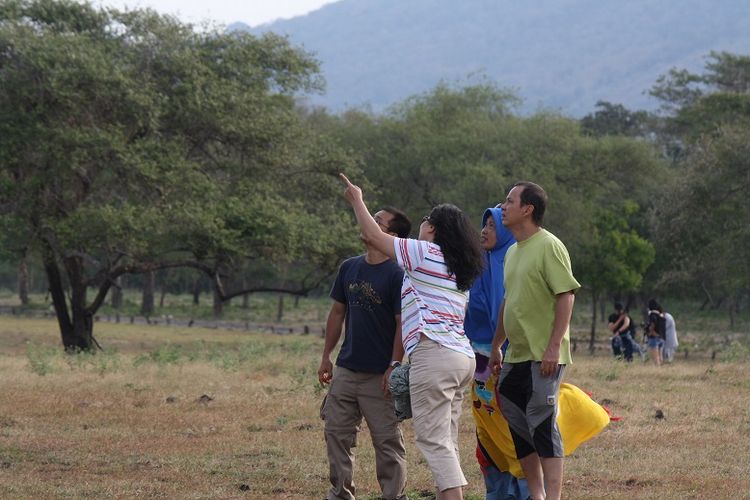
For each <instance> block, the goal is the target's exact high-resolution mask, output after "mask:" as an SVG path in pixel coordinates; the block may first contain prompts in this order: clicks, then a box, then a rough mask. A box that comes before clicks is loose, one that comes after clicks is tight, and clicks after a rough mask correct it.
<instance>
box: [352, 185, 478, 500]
mask: <svg viewBox="0 0 750 500" xmlns="http://www.w3.org/2000/svg"><path fill="white" fill-rule="evenodd" d="M341 179H342V180H343V181H344V183H345V184H346V191H345V193H344V196H345V197H346V199H347V201H348V202H349V203H350V204H351V205H352V208H353V209H354V214H355V216H356V217H357V222H358V223H359V227H360V230H361V232H362V235H363V238H364V239H365V241H366V242H367V243H368V244H369V245H370V246H372V247H373V248H375V249H377V250H378V251H379V252H381V253H383V254H385V255H387V256H388V257H390V258H391V259H392V260H394V261H396V262H398V265H399V266H400V267H402V268H403V269H404V281H403V285H402V288H401V317H402V318H403V324H402V328H401V335H402V341H403V345H404V349H405V351H406V354H408V355H409V359H410V362H411V368H410V373H409V378H410V380H409V392H410V396H411V409H412V415H413V427H414V434H415V435H416V439H417V447H418V448H419V450H420V451H421V452H422V454H423V455H424V458H425V460H426V461H427V465H428V466H429V467H430V470H431V471H432V477H433V480H434V481H435V484H436V486H437V490H438V493H437V499H438V500H451V499H462V498H463V486H465V485H466V484H467V481H466V477H465V476H464V473H463V471H462V470H461V463H460V460H459V452H458V424H459V418H460V416H461V407H462V403H463V398H464V391H465V389H466V388H467V387H468V385H469V384H470V383H471V379H472V375H473V374H474V368H475V361H474V351H473V350H472V348H471V344H470V343H469V339H468V338H467V337H466V335H465V333H464V314H465V313H466V303H467V300H468V291H469V288H470V287H471V284H472V283H473V282H474V280H475V279H476V278H477V277H478V276H479V274H480V273H481V272H482V250H481V247H480V245H479V235H478V234H477V232H476V230H475V229H474V227H473V226H472V224H471V221H469V219H468V218H467V217H466V215H465V214H464V213H463V212H462V211H461V210H460V209H459V208H458V207H456V206H454V205H450V204H442V205H437V206H436V207H434V208H433V209H432V210H430V213H429V214H428V215H426V216H425V217H424V218H423V219H422V224H421V225H420V226H419V239H417V240H414V239H406V238H398V237H394V236H393V235H390V234H387V233H383V232H381V231H380V230H378V227H377V223H376V221H375V220H374V219H373V218H372V217H371V216H370V213H369V212H368V210H367V206H366V205H365V203H364V201H363V200H362V190H361V189H360V188H359V187H357V186H355V185H354V184H352V183H351V182H349V179H347V178H346V176H345V175H343V174H341Z"/></svg>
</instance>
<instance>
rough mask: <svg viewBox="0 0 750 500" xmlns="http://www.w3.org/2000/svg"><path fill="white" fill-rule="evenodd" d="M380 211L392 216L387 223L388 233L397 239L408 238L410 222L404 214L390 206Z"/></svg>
mask: <svg viewBox="0 0 750 500" xmlns="http://www.w3.org/2000/svg"><path fill="white" fill-rule="evenodd" d="M382 210H383V211H384V212H388V213H389V214H391V215H392V216H393V218H392V219H391V221H390V222H389V223H388V232H389V233H396V236H398V237H399V238H408V237H409V233H411V221H410V220H409V218H408V217H407V216H406V214H405V213H404V212H402V211H401V210H399V209H398V208H394V207H391V206H388V207H383V208H382Z"/></svg>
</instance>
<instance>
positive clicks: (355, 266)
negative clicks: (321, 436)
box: [318, 207, 411, 500]
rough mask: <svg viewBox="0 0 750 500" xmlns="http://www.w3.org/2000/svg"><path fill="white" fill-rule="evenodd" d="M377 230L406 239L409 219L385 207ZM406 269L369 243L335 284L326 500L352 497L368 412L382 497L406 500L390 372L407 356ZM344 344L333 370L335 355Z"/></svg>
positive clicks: (324, 369)
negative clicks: (403, 317)
mask: <svg viewBox="0 0 750 500" xmlns="http://www.w3.org/2000/svg"><path fill="white" fill-rule="evenodd" d="M374 219H375V221H376V222H377V223H378V225H379V226H380V229H381V230H382V231H383V232H385V233H389V234H392V235H393V236H398V237H400V238H405V237H407V236H408V235H409V232H410V231H411V223H410V222H409V219H408V218H407V217H406V216H405V215H404V214H403V212H401V211H399V210H396V209H395V208H391V207H386V208H384V209H383V210H381V211H379V212H378V213H376V214H375V215H374ZM403 275H404V273H403V270H402V269H401V268H400V267H399V266H398V265H397V264H396V263H395V262H393V261H392V260H390V259H389V258H388V257H387V256H386V255H384V254H382V253H380V252H378V251H377V250H375V249H372V248H370V247H368V248H367V252H366V253H365V254H364V255H360V256H357V257H352V258H350V259H347V260H346V261H344V263H343V264H341V267H340V268H339V272H338V275H337V276H336V281H335V282H334V284H333V288H332V289H331V294H330V295H331V298H332V299H333V305H332V306H331V311H330V312H329V314H328V321H327V323H326V337H325V345H324V348H323V357H322V360H321V362H320V368H319V369H318V380H319V381H320V383H321V384H329V383H330V384H331V386H330V389H329V390H328V394H327V396H326V398H325V400H324V402H323V406H322V408H321V416H322V418H323V419H324V420H325V438H326V446H327V451H328V462H329V465H330V476H329V479H330V481H331V488H330V490H329V491H328V495H327V498H328V499H329V500H334V499H336V500H338V499H346V500H353V499H354V494H355V488H354V480H353V469H352V460H353V454H352V448H353V447H354V446H356V442H357V432H358V430H359V425H360V423H361V422H362V418H363V417H364V418H365V420H366V421H367V426H368V428H369V429H370V436H371V438H372V444H373V446H374V448H375V466H376V474H377V477H378V483H379V484H380V489H381V491H382V494H383V498H385V499H388V500H393V499H405V498H406V496H405V494H404V489H405V487H406V450H405V449H404V439H403V436H402V435H401V429H400V427H399V424H398V421H397V419H396V414H395V412H394V409H393V401H392V400H391V398H390V395H389V394H388V375H390V372H391V370H393V368H394V367H396V366H398V364H400V362H401V359H402V358H403V356H404V348H403V345H402V343H401V282H402V281H403ZM343 325H345V334H344V343H343V344H342V346H341V349H340V351H339V355H338V357H337V358H336V368H335V370H334V368H333V364H332V363H331V353H332V352H333V350H334V348H335V347H336V344H337V343H338V341H339V339H340V338H341V333H342V326H343Z"/></svg>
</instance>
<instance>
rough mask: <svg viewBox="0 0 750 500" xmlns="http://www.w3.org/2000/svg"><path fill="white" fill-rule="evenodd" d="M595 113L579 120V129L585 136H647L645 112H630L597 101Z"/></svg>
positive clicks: (615, 105) (620, 106)
mask: <svg viewBox="0 0 750 500" xmlns="http://www.w3.org/2000/svg"><path fill="white" fill-rule="evenodd" d="M596 108H597V109H596V111H595V112H594V113H589V114H588V115H586V116H584V117H583V118H581V128H582V129H583V130H584V132H586V133H587V134H590V135H593V136H596V137H601V136H605V135H624V136H628V137H641V136H644V135H647V133H648V128H649V120H650V118H649V114H648V113H647V112H646V111H630V110H628V109H627V108H626V107H625V106H623V105H622V104H613V103H611V102H607V101H597V103H596Z"/></svg>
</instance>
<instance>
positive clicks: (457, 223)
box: [428, 203, 484, 291]
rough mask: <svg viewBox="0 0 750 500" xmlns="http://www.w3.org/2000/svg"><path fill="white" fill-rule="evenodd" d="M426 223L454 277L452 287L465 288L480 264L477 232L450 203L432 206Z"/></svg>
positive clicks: (478, 270)
mask: <svg viewBox="0 0 750 500" xmlns="http://www.w3.org/2000/svg"><path fill="white" fill-rule="evenodd" d="M428 222H429V223H430V224H432V225H433V226H434V227H435V236H434V238H433V241H434V243H436V244H438V245H440V250H442V252H443V257H444V258H445V263H446V265H447V266H448V272H449V273H451V274H453V275H454V276H455V277H456V287H457V288H458V289H459V290H462V291H466V290H468V289H469V288H471V284H472V283H474V280H475V279H476V278H477V277H478V276H479V275H480V274H481V273H482V269H483V267H484V261H483V253H482V247H481V246H480V244H479V232H478V231H477V230H476V229H475V228H474V226H473V225H472V223H471V221H470V220H469V218H468V217H466V214H464V213H463V212H462V211H461V209H460V208H458V207H457V206H455V205H451V204H450V203H443V204H441V205H438V206H436V207H434V208H433V209H432V211H431V212H430V215H429V216H428Z"/></svg>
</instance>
